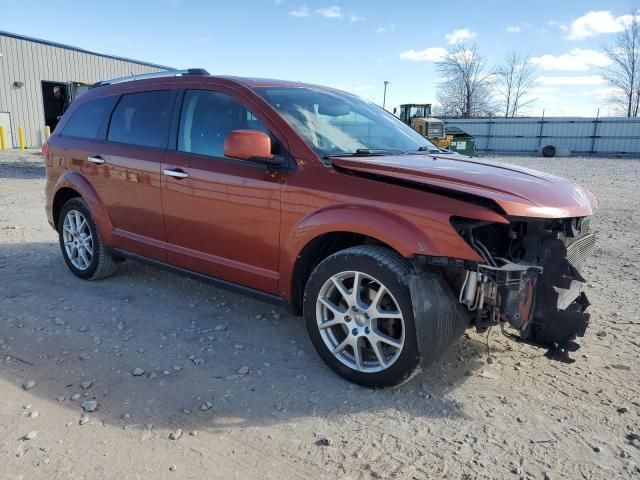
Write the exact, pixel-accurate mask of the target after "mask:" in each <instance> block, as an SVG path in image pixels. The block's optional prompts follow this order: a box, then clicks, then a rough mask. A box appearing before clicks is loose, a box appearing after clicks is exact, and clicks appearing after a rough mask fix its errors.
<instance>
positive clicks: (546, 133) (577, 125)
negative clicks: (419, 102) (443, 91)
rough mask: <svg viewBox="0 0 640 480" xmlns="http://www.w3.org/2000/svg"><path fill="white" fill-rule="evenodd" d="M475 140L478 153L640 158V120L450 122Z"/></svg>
mask: <svg viewBox="0 0 640 480" xmlns="http://www.w3.org/2000/svg"><path fill="white" fill-rule="evenodd" d="M445 125H446V126H456V127H458V128H460V129H461V130H463V131H465V132H467V133H468V134H470V135H473V136H474V137H475V141H476V151H478V152H495V153H534V152H537V150H538V148H539V147H544V146H545V145H554V146H556V147H569V148H570V149H571V152H572V153H574V154H591V155H627V156H640V118H621V117H602V118H581V117H575V118H543V117H532V118H476V119H468V120H463V119H447V120H445Z"/></svg>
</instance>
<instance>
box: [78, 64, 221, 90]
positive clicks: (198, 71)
mask: <svg viewBox="0 0 640 480" xmlns="http://www.w3.org/2000/svg"><path fill="white" fill-rule="evenodd" d="M185 75H209V72H207V71H206V70H205V69H204V68H188V69H186V70H166V71H162V72H151V73H142V74H140V75H129V76H127V77H119V78H113V79H111V80H103V81H101V82H96V83H94V84H93V85H91V87H90V88H95V87H102V86H103V85H113V84H114V83H122V82H130V81H133V80H143V79H145V78H162V77H182V76H185Z"/></svg>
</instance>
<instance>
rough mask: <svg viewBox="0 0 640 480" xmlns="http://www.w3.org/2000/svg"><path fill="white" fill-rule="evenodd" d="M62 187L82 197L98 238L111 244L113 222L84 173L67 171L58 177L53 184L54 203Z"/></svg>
mask: <svg viewBox="0 0 640 480" xmlns="http://www.w3.org/2000/svg"><path fill="white" fill-rule="evenodd" d="M63 188H70V189H72V190H75V191H76V192H78V193H79V194H80V196H81V197H82V199H83V200H84V201H85V202H87V205H88V206H89V209H90V210H91V213H92V214H93V219H94V221H95V223H96V226H97V227H98V230H99V233H100V238H102V240H103V242H104V243H105V244H106V245H110V244H111V231H112V230H113V224H112V223H111V219H110V218H109V215H108V214H107V210H106V209H105V208H104V205H103V203H102V201H101V200H100V197H99V196H98V192H96V190H95V189H94V188H93V186H92V185H91V183H90V182H89V180H87V179H86V178H85V177H84V175H82V174H81V173H79V172H76V171H67V172H65V173H64V174H63V175H61V176H60V177H59V178H58V181H57V182H56V184H55V186H54V189H53V190H54V192H55V194H54V196H53V199H54V203H55V198H56V195H57V194H58V192H59V191H60V190H61V189H63Z"/></svg>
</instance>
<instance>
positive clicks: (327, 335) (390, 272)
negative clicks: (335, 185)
mask: <svg viewBox="0 0 640 480" xmlns="http://www.w3.org/2000/svg"><path fill="white" fill-rule="evenodd" d="M408 277H409V266H408V264H407V262H406V260H405V259H404V258H402V257H401V256H400V255H398V254H397V253H395V252H393V251H391V250H388V249H386V248H382V247H377V246H360V247H353V248H349V249H346V250H343V251H340V252H337V253H335V254H333V255H331V256H329V257H327V258H326V259H325V260H323V261H322V262H321V263H320V264H319V265H318V266H317V267H316V268H315V270H314V271H313V273H312V274H311V276H310V278H309V281H308V282H307V286H306V289H305V296H304V316H305V323H306V326H307V331H308V332H309V336H310V337H311V341H312V343H313V345H314V347H315V349H316V351H317V352H318V354H319V355H320V357H322V359H323V360H324V361H325V362H326V363H327V365H328V366H329V367H330V368H331V369H333V370H334V371H335V372H336V373H338V374H339V375H341V376H343V377H344V378H346V379H348V380H350V381H352V382H355V383H358V384H360V385H363V386H367V387H387V386H392V385H397V384H400V383H403V382H404V381H406V380H408V379H410V378H411V375H412V374H413V372H414V371H415V370H416V368H417V367H418V364H419V362H420V351H419V349H418V344H417V340H416V328H415V323H414V318H413V307H412V303H411V295H410V293H409V282H408Z"/></svg>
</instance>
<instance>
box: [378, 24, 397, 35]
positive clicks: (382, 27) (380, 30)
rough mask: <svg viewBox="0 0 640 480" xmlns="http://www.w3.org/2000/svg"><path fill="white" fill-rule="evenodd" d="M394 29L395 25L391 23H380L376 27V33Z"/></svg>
mask: <svg viewBox="0 0 640 480" xmlns="http://www.w3.org/2000/svg"><path fill="white" fill-rule="evenodd" d="M395 29H396V26H395V25H394V24H393V23H391V24H389V25H387V26H384V25H381V26H379V27H378V28H376V33H384V32H388V31H390V30H395Z"/></svg>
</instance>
